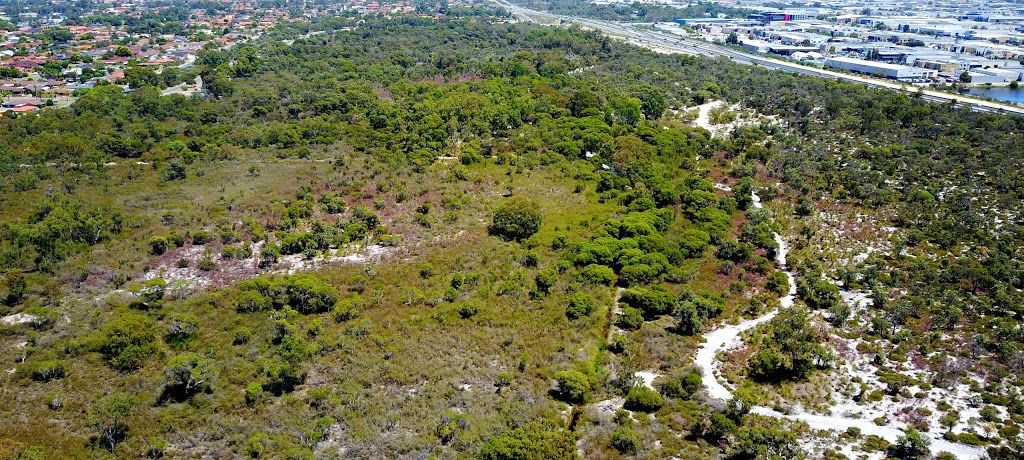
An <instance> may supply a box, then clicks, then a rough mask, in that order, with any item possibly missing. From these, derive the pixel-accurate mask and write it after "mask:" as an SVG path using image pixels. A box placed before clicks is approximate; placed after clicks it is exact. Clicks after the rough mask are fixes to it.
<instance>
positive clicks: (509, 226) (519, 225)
mask: <svg viewBox="0 0 1024 460" xmlns="http://www.w3.org/2000/svg"><path fill="white" fill-rule="evenodd" d="M542 220H543V215H542V214H541V212H540V205H538V204H537V203H536V202H533V201H530V200H526V199H524V198H518V197H514V198H511V199H509V201H508V202H506V203H505V204H503V205H501V206H500V207H499V208H498V210H497V211H495V212H494V218H493V222H492V224H491V232H492V233H493V234H495V235H497V236H500V237H502V238H504V239H506V240H517V241H521V240H525V239H526V238H529V237H531V236H533V234H534V233H537V231H538V230H540V224H541V221H542Z"/></svg>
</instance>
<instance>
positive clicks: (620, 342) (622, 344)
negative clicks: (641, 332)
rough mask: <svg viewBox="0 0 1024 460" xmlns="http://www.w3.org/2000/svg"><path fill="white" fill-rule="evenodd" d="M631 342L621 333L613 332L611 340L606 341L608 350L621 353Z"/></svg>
mask: <svg viewBox="0 0 1024 460" xmlns="http://www.w3.org/2000/svg"><path fill="white" fill-rule="evenodd" d="M632 344H633V341H632V340H630V339H629V337H626V336H624V335H622V334H615V335H614V336H612V339H611V341H609V342H608V350H609V351H611V352H612V353H622V352H624V351H626V349H627V348H629V347H630V345H632Z"/></svg>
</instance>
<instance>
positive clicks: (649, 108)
mask: <svg viewBox="0 0 1024 460" xmlns="http://www.w3.org/2000/svg"><path fill="white" fill-rule="evenodd" d="M639 96H640V110H641V111H642V112H643V114H644V118H646V119H648V120H657V119H659V118H661V115H662V114H663V113H665V109H666V108H668V104H666V103H665V96H663V95H662V94H661V92H660V91H658V90H657V89H655V88H653V87H650V86H648V87H645V88H643V89H642V90H640V94H639Z"/></svg>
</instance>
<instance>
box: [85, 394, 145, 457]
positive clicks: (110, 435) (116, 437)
mask: <svg viewBox="0 0 1024 460" xmlns="http://www.w3.org/2000/svg"><path fill="white" fill-rule="evenodd" d="M134 400H135V398H134V397H133V396H132V395H129V394H127V393H111V394H109V395H107V396H104V397H103V398H101V399H100V400H99V401H98V402H97V403H96V405H95V406H93V410H92V415H93V419H94V420H95V422H94V423H95V424H96V425H98V426H99V428H100V443H101V444H102V445H103V446H105V447H106V448H108V449H111V450H113V449H114V447H115V446H116V445H117V444H118V443H120V442H121V441H124V439H125V437H126V436H127V434H128V432H127V428H128V427H127V426H126V425H125V419H127V418H128V417H129V416H130V415H131V414H132V409H133V406H134Z"/></svg>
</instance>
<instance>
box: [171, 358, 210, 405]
mask: <svg viewBox="0 0 1024 460" xmlns="http://www.w3.org/2000/svg"><path fill="white" fill-rule="evenodd" d="M164 377H165V379H166V380H165V381H164V382H165V387H164V393H165V395H166V396H167V397H170V398H173V399H176V400H178V401H182V400H185V399H188V398H191V397H192V396H193V395H195V394H196V393H199V392H203V391H209V390H210V389H211V388H212V385H213V380H214V379H215V378H216V377H217V369H216V368H215V367H214V366H213V363H211V362H210V360H209V359H206V358H203V357H201V356H199V355H197V354H195V353H182V354H180V355H178V356H175V357H173V358H171V359H169V360H167V364H166V365H165V366H164Z"/></svg>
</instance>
